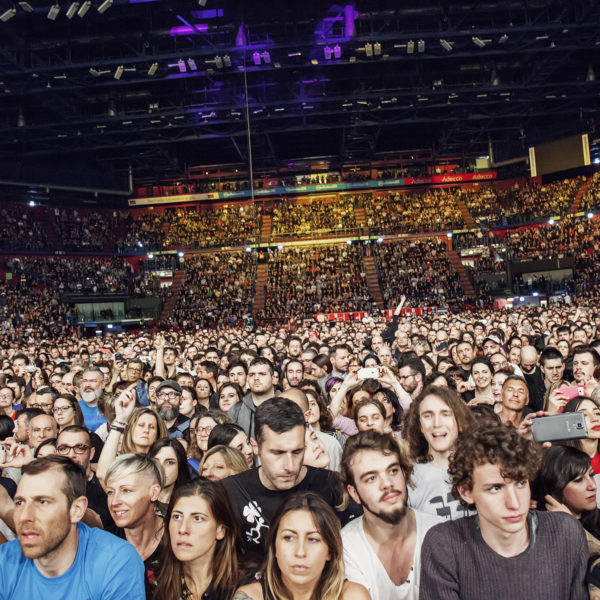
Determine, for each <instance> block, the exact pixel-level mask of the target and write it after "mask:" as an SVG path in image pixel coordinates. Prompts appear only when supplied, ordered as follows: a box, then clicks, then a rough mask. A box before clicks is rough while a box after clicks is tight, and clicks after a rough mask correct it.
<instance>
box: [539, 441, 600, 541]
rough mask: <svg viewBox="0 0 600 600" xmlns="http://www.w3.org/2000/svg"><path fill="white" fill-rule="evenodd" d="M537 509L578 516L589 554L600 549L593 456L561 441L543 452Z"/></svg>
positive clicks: (599, 520) (599, 527) (598, 512)
mask: <svg viewBox="0 0 600 600" xmlns="http://www.w3.org/2000/svg"><path fill="white" fill-rule="evenodd" d="M532 488H533V490H534V493H535V496H536V499H537V508H538V510H543V509H544V508H545V509H546V510H549V511H552V512H566V513H569V514H571V515H573V516H574V517H575V518H576V519H579V521H580V522H581V524H582V525H583V528H584V529H585V532H586V537H587V540H588V548H589V551H590V553H592V552H598V551H600V511H599V510H598V506H597V502H598V500H597V487H596V480H595V479H594V471H593V469H592V465H591V462H590V457H589V456H588V455H587V454H586V453H585V452H582V451H581V450H578V449H577V448H573V447H571V446H563V445H560V444H557V445H553V446H551V447H550V448H547V449H546V450H545V451H544V454H543V456H542V462H541V464H540V469H539V471H538V474H537V477H536V479H535V480H534V482H533V484H532Z"/></svg>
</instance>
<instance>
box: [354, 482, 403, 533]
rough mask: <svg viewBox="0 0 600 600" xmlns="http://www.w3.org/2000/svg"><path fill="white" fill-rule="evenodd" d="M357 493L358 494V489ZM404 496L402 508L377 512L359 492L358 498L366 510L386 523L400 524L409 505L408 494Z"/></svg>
mask: <svg viewBox="0 0 600 600" xmlns="http://www.w3.org/2000/svg"><path fill="white" fill-rule="evenodd" d="M392 491H393V492H396V493H398V494H399V493H401V492H400V491H399V490H392ZM356 493H357V494H358V490H357V491H356ZM403 497H404V502H403V503H402V506H401V507H400V508H396V509H394V510H393V511H392V512H376V511H374V510H373V509H372V508H371V507H370V506H369V505H368V504H367V503H366V502H365V501H364V500H363V499H362V498H361V497H360V494H358V498H359V500H360V503H361V504H362V505H363V507H364V508H365V509H366V510H368V511H369V512H370V513H371V514H372V515H374V516H376V517H378V518H379V519H381V520H382V521H383V522H384V523H388V524H389V525H398V523H400V522H401V521H402V519H404V517H405V516H406V513H407V511H408V506H407V504H406V496H405V495H404V494H403Z"/></svg>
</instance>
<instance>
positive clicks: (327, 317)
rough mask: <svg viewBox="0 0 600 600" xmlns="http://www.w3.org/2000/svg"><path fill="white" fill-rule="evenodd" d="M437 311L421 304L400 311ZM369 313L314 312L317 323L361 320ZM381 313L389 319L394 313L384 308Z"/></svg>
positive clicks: (416, 313)
mask: <svg viewBox="0 0 600 600" xmlns="http://www.w3.org/2000/svg"><path fill="white" fill-rule="evenodd" d="M434 312H437V307H436V306H422V307H417V308H403V309H402V310H401V311H400V314H401V315H402V316H404V315H417V316H423V315H429V314H431V313H434ZM368 314H369V313H366V312H364V311H358V312H337V313H318V314H316V315H315V316H314V317H315V321H318V322H319V323H324V322H325V321H345V322H348V321H362V320H363V319H364V318H365V317H366V316H368ZM383 315H384V316H385V318H386V319H388V320H390V319H391V318H392V316H393V315H394V311H393V310H384V311H383Z"/></svg>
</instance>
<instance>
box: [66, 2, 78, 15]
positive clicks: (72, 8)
mask: <svg viewBox="0 0 600 600" xmlns="http://www.w3.org/2000/svg"><path fill="white" fill-rule="evenodd" d="M78 9H79V2H71V5H70V6H69V8H68V9H67V19H72V18H73V17H74V16H75V14H76V13H77V10H78Z"/></svg>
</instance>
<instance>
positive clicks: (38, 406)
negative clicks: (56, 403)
mask: <svg viewBox="0 0 600 600" xmlns="http://www.w3.org/2000/svg"><path fill="white" fill-rule="evenodd" d="M30 406H31V408H41V409H42V410H46V409H47V408H50V407H51V406H52V402H44V403H43V404H42V403H40V402H35V403H32V404H31V405H30Z"/></svg>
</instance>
